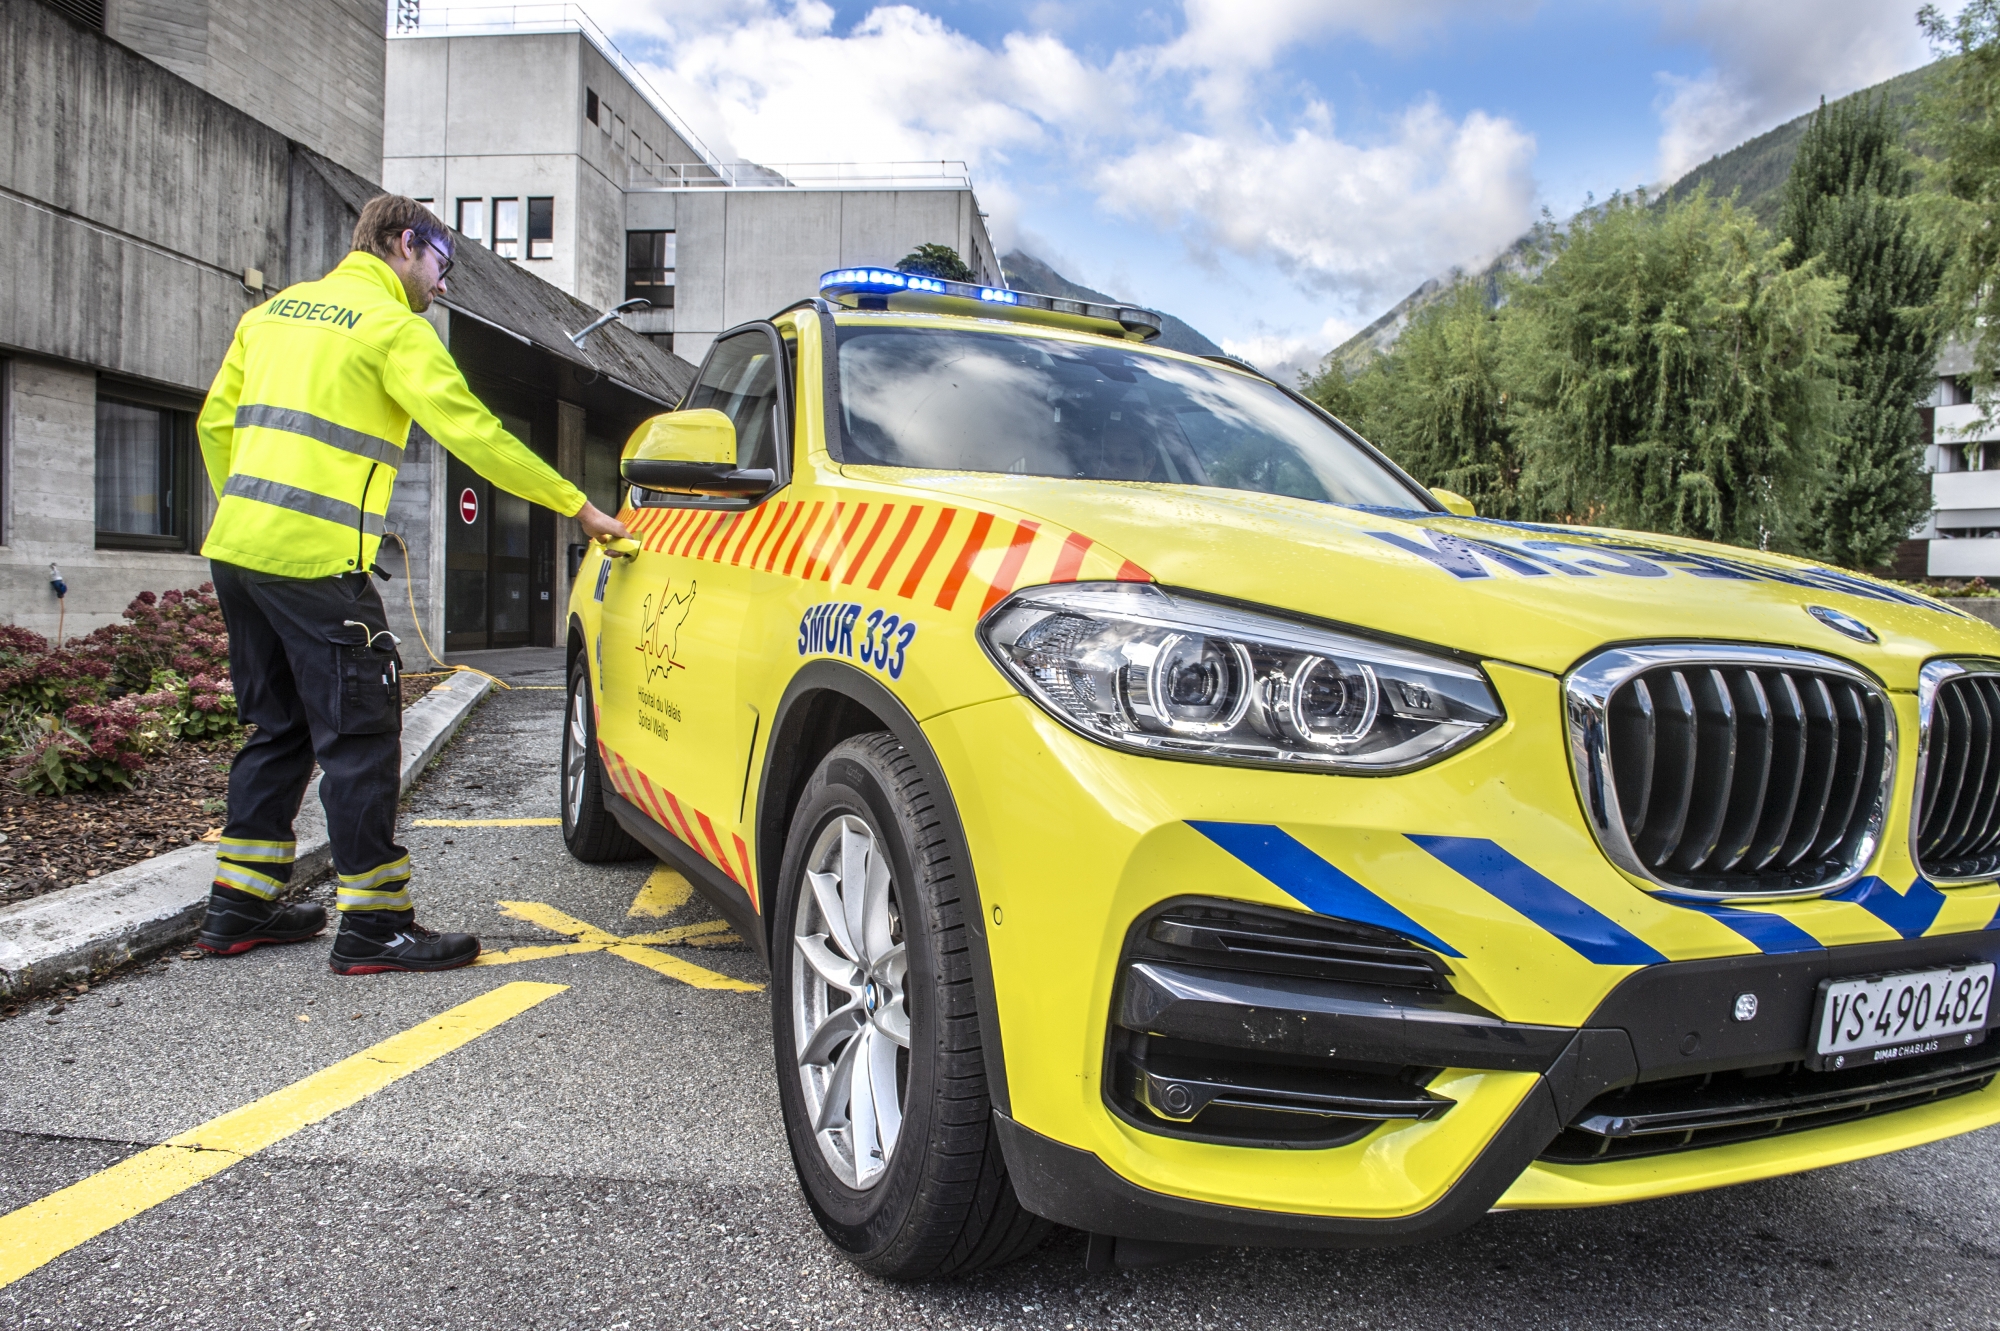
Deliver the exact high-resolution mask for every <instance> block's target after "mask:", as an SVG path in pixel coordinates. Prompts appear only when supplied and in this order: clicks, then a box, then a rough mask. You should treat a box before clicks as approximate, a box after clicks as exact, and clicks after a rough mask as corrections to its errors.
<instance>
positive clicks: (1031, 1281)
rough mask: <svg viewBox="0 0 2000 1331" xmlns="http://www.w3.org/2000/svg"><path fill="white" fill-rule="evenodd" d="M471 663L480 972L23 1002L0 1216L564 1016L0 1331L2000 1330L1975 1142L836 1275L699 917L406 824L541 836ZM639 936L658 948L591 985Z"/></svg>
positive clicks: (264, 1175) (538, 677) (271, 965)
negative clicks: (1441, 1208) (1008, 1260)
mask: <svg viewBox="0 0 2000 1331" xmlns="http://www.w3.org/2000/svg"><path fill="white" fill-rule="evenodd" d="M483 663H484V664H485V665H487V666H488V668H497V669H498V670H499V672H500V673H501V674H503V676H504V677H505V678H506V679H507V680H508V681H509V682H510V683H513V684H515V685H517V686H520V687H517V688H516V689H515V690H514V691H512V692H504V693H496V695H495V696H494V697H492V698H491V699H489V700H488V701H487V702H486V703H485V705H484V706H483V707H482V709H481V711H480V712H479V713H478V714H477V715H476V716H475V717H474V718H473V719H472V720H471V721H470V722H469V723H468V724H467V726H466V727H465V729H464V731H463V732H462V733H461V735H460V737H459V738H458V739H457V740H456V741H454V743H453V745H452V746H451V748H450V749H449V750H448V751H447V752H446V754H445V755H444V756H443V757H442V758H441V759H440V760H439V762H438V764H437V766H436V767H434V768H433V769H432V771H431V773H430V774H429V775H428V776H427V777H426V778H425V779H424V780H423V781H422V782H421V783H420V784H419V785H418V786H417V787H416V789H415V790H414V791H413V792H412V793H411V796H410V798H409V800H408V801H407V805H406V809H405V812H404V822H405V825H406V828H405V831H404V832H403V833H402V836H403V840H404V843H405V844H406V845H408V846H409V847H410V850H411V852H412V856H413V859H414V861H415V863H416V865H417V873H416V893H417V898H418V902H419V919H420V920H422V921H423V922H425V923H427V924H429V925H431V926H432V927H434V928H442V929H469V930H472V931H475V932H477V933H479V934H480V935H481V937H482V938H483V939H484V940H485V944H486V947H487V949H488V951H489V953H498V954H503V958H504V959H503V961H502V964H497V965H482V966H479V967H475V968H472V969H468V970H463V971H457V972H453V973H450V974H447V975H436V976H381V977H370V978H362V979H343V978H339V977H336V976H333V975H331V974H330V973H328V971H327V969H326V965H325V952H326V941H325V940H321V941H318V942H314V943H309V944H304V945H300V946H296V947H291V948H282V949H271V948H267V949H260V950H258V951H256V952H253V953H250V954H248V955H247V956H244V957H240V958H232V959H227V960H217V959H200V960H182V959H181V958H180V957H179V956H174V957H172V958H169V959H167V960H164V961H161V962H156V963H153V964H149V965H146V966H143V967H140V968H137V969H134V970H132V971H129V972H127V973H125V974H123V975H120V976H118V977H116V978H113V979H111V980H109V981H107V982H106V983H104V984H102V985H100V986H98V987H95V988H93V989H92V990H91V991H90V993H88V994H87V995H85V996H84V997H82V998H80V999H76V1000H73V1001H70V1002H68V1003H67V1004H65V1006H64V1008H63V1010H62V1011H61V1012H53V1011H52V1008H53V1004H52V1003H50V1002H48V1001H46V1000H44V1001H42V1002H37V1003H35V1004H32V1005H31V1006H30V1007H29V1008H28V1009H27V1010H25V1011H24V1012H23V1014H22V1015H20V1016H18V1017H16V1018H14V1019H12V1020H10V1021H7V1022H5V1023H0V1214H4V1213H7V1212H13V1211H15V1210H16V1209H17V1208H20V1207H23V1206H26V1205H29V1204H31V1203H34V1202H36V1201H37V1200H38V1199H41V1198H45V1197H47V1196H49V1194H52V1193H55V1192H56V1191H57V1190H59V1189H62V1188H66V1187H68V1186H70V1185H72V1184H77V1183H79V1182H82V1181H84V1180H87V1179H92V1178H93V1177H97V1176H99V1175H100V1171H103V1170H106V1169H107V1168H110V1167H112V1166H116V1165H119V1163H120V1162H121V1161H127V1160H134V1161H135V1163H143V1161H144V1159H145V1158H150V1157H144V1158H142V1157H140V1153H141V1152H142V1151H145V1150H146V1149H147V1148H149V1147H155V1146H156V1145H157V1144H158V1143H162V1142H166V1141H167V1140H168V1139H170V1138H172V1137H174V1136H175V1135H176V1134H179V1133H183V1132H185V1131H187V1130H188V1129H190V1128H193V1127H195V1126H196V1125H198V1124H203V1123H206V1122H208V1121H209V1120H212V1119H215V1118H216V1117H217V1116H219V1115H224V1114H227V1113H229V1112H231V1111H234V1110H238V1109H240V1108H242V1107H243V1106H246V1105H250V1104H252V1103H253V1102H257V1101H259V1098H260V1097H264V1096H268V1095H271V1094H272V1093H274V1092H278V1091H280V1090H282V1089H283V1088H286V1087H289V1086H292V1085H293V1084H294V1083H297V1082H299V1081H300V1080H301V1079H303V1078H307V1077H309V1076H311V1075H312V1074H315V1073H319V1072H321V1070H323V1069H327V1068H329V1067H332V1066H333V1065H336V1064H340V1063H341V1060H343V1059H348V1058H349V1057H350V1056H352V1055H355V1054H357V1053H358V1052H360V1051H363V1050H368V1049H370V1048H371V1047H372V1046H375V1045H376V1044H377V1043H378V1042H380V1041H383V1040H385V1039H387V1038H388V1037H391V1036H395V1035H397V1033H399V1032H403V1031H407V1030H410V1029H411V1028H414V1027H419V1026H421V1025H422V1024H423V1023H425V1022H426V1021H428V1020H430V1019H432V1018H435V1017H437V1016H438V1014H440V1013H442V1012H444V1011H445V1010H446V1009H450V1008H453V1007H454V1006H455V1005H458V1004H461V1003H466V1002H467V1001H468V1000H473V999H477V998H478V997H479V996H480V995H482V994H487V993H489V992H491V991H493V990H495V989H496V988H498V987H499V986H501V985H503V984H508V983H512V982H518V981H530V982H536V983H539V984H546V985H563V986H567V988H566V989H564V990H563V991H562V992H560V993H555V994H553V995H552V996H550V997H547V998H546V999H545V1000H544V1001H540V1002H537V1003H535V1004H534V1005H533V1006H532V1007H530V1008H528V1009H527V1010H526V1011H523V1012H521V1013H520V1015H518V1016H514V1017H512V1018H511V1019H508V1020H504V1021H501V1022H499V1023H498V1024H497V1025H494V1026H492V1027H491V1029H488V1030H486V1031H485V1032H484V1033H483V1034H480V1035H478V1036H477V1038H474V1039H471V1040H470V1041H469V1042H468V1043H464V1044H463V1045H462V1046H459V1047H456V1048H454V1049H453V1050H452V1051H451V1052H448V1053H444V1054H442V1055H441V1056H439V1057H437V1058H436V1060H435V1061H434V1062H430V1063H428V1064H425V1065H423V1066H420V1067H416V1068H415V1069H414V1070H411V1071H408V1072H407V1074H406V1075H400V1076H398V1078H397V1079H396V1080H393V1081H392V1082H390V1084H388V1085H386V1086H384V1087H383V1088H382V1089H380V1090H377V1091H374V1092H373V1093H372V1094H367V1095H365V1096H363V1097H362V1098H360V1099H359V1100H358V1101H356V1102H355V1103H353V1104H352V1105H351V1107H347V1108H343V1109H339V1110H338V1111H337V1112H333V1113H331V1115H330V1116H329V1117H325V1118H323V1119H321V1120H320V1121H318V1122H314V1123H311V1124H309V1125H308V1126H306V1127H304V1128H302V1129H300V1130H298V1131H296V1132H294V1133H292V1134H291V1135H289V1136H284V1137H283V1138H282V1139H281V1140H278V1141H276V1142H275V1144H273V1145H271V1146H269V1147H268V1148H267V1149H264V1150H262V1151H261V1152H258V1153H256V1154H253V1155H250V1156H248V1157H247V1158H246V1159H243V1160H242V1161H241V1162H240V1163H236V1164H234V1165H233V1166H232V1167H229V1168H226V1169H223V1170H222V1171H221V1172H219V1173H216V1174H214V1175H213V1177H210V1178H208V1179H207V1180H206V1181H205V1182H199V1183H195V1184H194V1185H193V1186H191V1187H187V1188H186V1189H185V1190H183V1191H179V1192H177V1193H175V1194H174V1195H172V1196H171V1197H170V1198H169V1199H168V1200H165V1201H163V1202H161V1203H160V1204H158V1205H156V1206H153V1207H152V1208H151V1209H148V1210H144V1211H142V1212H141V1213H139V1214H137V1215H135V1216H133V1217H132V1218H131V1219H128V1220H125V1221H124V1222H123V1223H122V1224H117V1225H115V1226H113V1227H110V1228H108V1229H106V1230H105V1231H104V1232H102V1233H100V1234H98V1236H97V1237H95V1238H91V1239H89V1240H88V1241H86V1242H83V1243H81V1244H80V1245H79V1246H76V1247H74V1248H71V1249H70V1250H69V1251H67V1252H65V1253H63V1254H62V1255H60V1256H58V1257H56V1258H55V1259H54V1260H52V1261H50V1262H48V1263H47V1264H46V1265H43V1266H41V1267H40V1268H39V1269H37V1270H34V1271H32V1272H31V1273H29V1274H27V1275H25V1276H23V1277H21V1278H20V1279H18V1280H16V1281H14V1282H13V1283H12V1284H7V1285H5V1286H4V1287H0V1326H4V1327H9V1328H12V1327H23V1328H27V1327H37V1328H39V1327H89V1328H97V1327H104V1328H111V1327H127V1326H161V1325H171V1326H175V1327H286V1328H300V1327H336V1326H337V1327H358V1328H359V1327H367V1328H373V1327H382V1328H389V1327H404V1326H426V1327H429V1326H438V1327H464V1328H479V1329H480V1331H494V1329H497V1328H514V1327H591V1328H624V1327H653V1326H663V1327H680V1326H701V1327H718V1328H720V1327H738V1326H741V1327H777V1328H784V1327H821V1326H827V1327H866V1328H876V1327H926V1328H928V1327H1037V1328H1042V1327H1048V1328H1062V1329H1063V1331H1073V1329H1075V1328H1084V1327H1148V1328H1154V1327H1159V1328H1173V1329H1174V1331H1197V1329H1198V1328H1205V1327H1237V1326H1244V1327H1271V1328H1291V1327H1319V1326H1329V1327H1357V1328H1360V1327H1366V1328H1402V1327H1410V1328H1438V1327H1452V1328H1462V1327H1486V1326H1493V1327H1510V1328H1512V1327H1520V1326H1524V1325H1534V1326H1546V1327H1586V1326H1621V1327H1622V1326H1646V1327H1653V1326H1661V1327H1680V1326H1688V1325H1702V1326H1751V1327H1762V1326H1850V1325H1851V1326H1878V1327H1918V1326H1921V1327H1940V1328H1942V1327H1996V1326H2000V1280H1996V1277H2000V1186H1996V1185H2000V1163H1996V1147H2000V1135H1996V1132H1995V1131H1993V1130H1989V1131H1987V1132H1982V1133H1978V1134H1975V1135H1972V1136H1969V1137H1965V1138H1961V1139H1959V1140H1956V1141H1952V1142H1946V1143H1943V1144H1940V1145H1936V1146H1930V1147H1924V1148H1921V1149H1918V1150H1914V1151H1908V1152H1904V1153H1902V1154H1899V1155H1893V1156H1888V1157H1885V1158H1882V1159H1878V1160H1873V1161H1867V1162H1863V1163H1860V1164H1853V1165H1846V1166H1842V1167H1839V1168H1835V1169H1829V1170H1824V1171H1821V1172H1818V1173H1814V1174H1808V1175H1803V1176H1799V1177H1795V1178H1790V1179H1783V1180H1779V1181H1775V1182H1770V1183H1764V1184H1757V1185H1752V1186H1747V1187H1742V1188H1736V1189H1731V1190H1728V1191H1724V1192H1718V1193H1710V1194H1706V1195H1699V1196H1694V1197H1684V1198H1676V1199H1672V1200H1668V1201H1662V1202H1653V1203H1646V1204H1641V1205H1635V1206H1627V1207H1619V1208H1609V1209H1604V1210H1595V1211H1575V1212H1539V1213H1509V1214H1499V1215H1493V1216H1489V1217H1487V1218H1486V1219H1485V1220H1484V1221H1482V1222H1481V1223H1480V1224H1478V1225H1477V1226H1475V1227H1474V1228H1473V1229H1471V1230H1470V1231H1468V1232H1466V1233H1464V1234H1462V1235H1460V1236H1458V1237H1456V1238H1454V1239H1451V1240H1448V1241H1446V1242H1443V1243H1437V1244H1433V1245H1430V1246H1427V1247H1422V1248H1412V1249H1387V1250H1368V1251H1347V1252H1286V1251H1249V1250H1236V1251H1225V1252H1220V1253H1216V1254H1214V1255H1210V1256H1206V1257H1202V1258H1199V1259H1196V1260H1193V1261H1189V1262H1186V1263H1183V1264H1181V1265H1178V1266H1174V1267H1168V1268H1161V1269H1155V1270H1150V1271H1139V1272H1124V1273H1119V1274H1115V1275H1106V1276H1087V1275H1086V1274H1085V1272H1084V1267H1083V1241H1082V1239H1081V1237H1080V1236H1078V1235H1074V1234H1059V1235H1058V1236H1057V1237H1055V1238H1054V1239H1052V1240H1051V1241H1050V1242H1049V1243H1048V1244H1047V1245H1046V1246H1045V1247H1044V1248H1043V1249H1042V1250H1041V1251H1039V1252H1038V1253H1036V1254H1035V1255H1033V1256H1032V1257H1030V1258H1028V1259H1026V1260H1024V1261H1021V1262H1019V1263H1016V1264H1015V1265H1013V1266H1010V1267H1007V1268H1005V1269H1003V1270H1001V1271H998V1272H993V1273H991V1274H988V1275H985V1276H981V1277H977V1278H973V1279H969V1280H962V1281H956V1282H949V1283H941V1284H935V1285H925V1286H896V1285H892V1284H888V1283H886V1282H883V1281H879V1280H876V1279H874V1278H872V1277H869V1276H866V1275H863V1274H861V1273H859V1272H857V1271H855V1270H854V1269H853V1268H851V1267H850V1266H848V1265H847V1264H846V1263H845V1262H844V1261H843V1260H842V1259H841V1258H840V1257H839V1256H838V1255H837V1254H836V1253H835V1252H834V1250H833V1249H832V1248H831V1247H830V1246H829V1245H828V1244H827V1243H826V1242H825V1241H824V1240H823V1239H822V1238H821V1237H820V1234H819V1232H818V1230H817V1228H816V1227H815V1226H814V1224H813V1221H812V1218H811V1215H810V1214H809V1213H808V1211H807V1209H806V1207H805V1204H804V1202H803V1201H802V1200H801V1198H800V1196H799V1193H798V1188H797V1184H796V1182H795V1181H794V1179H793V1176H792V1167H791V1161H790V1159H789V1157H788V1155H787V1153H786V1150H785V1145H784V1140H783V1134H782V1131H781V1129H780V1127H779V1122H778V1098H777V1095H776V1091H775V1083H774V1080H773V1072H772V1059H771V1054H770V1047H769V1046H770V1038H769V1009H768V1005H767V1002H766V996H765V994H764V992H763V991H762V990H761V988H744V987H740V986H745V985H747V986H761V985H762V984H763V983H764V980H765V976H764V973H763V968H762V966H761V964H760V963H759V962H758V961H757V959H756V957H755V955H754V954H753V953H751V952H750V951H749V950H748V949H747V948H745V947H742V946H741V945H733V944H727V943H725V944H724V945H722V946H720V947H715V946H709V947H699V946H685V945H679V944H680V943H686V942H713V941H714V939H715V938H716V936H717V935H718V934H720V933H721V932H722V930H721V927H720V926H719V925H717V924H714V923H707V922H709V921H711V920H712V918H713V917H712V913H711V912H709V911H708V910H707V908H706V907H705V906H704V905H703V904H702V902H701V900H700V898H699V897H694V898H692V899H691V900H688V901H686V902H685V903H683V904H679V905H673V904H672V903H673V902H674V900H675V898H676V897H677V896H678V895H679V893H678V891H677V889H676V888H675V886H674V884H673V883H672V882H671V881H670V880H665V879H657V878H654V876H653V868H654V866H652V865H650V864H646V863H634V864H630V865H613V866H588V865H580V864H577V863H575V862H573V861H572V860H570V858H569V857H568V855H567V854H566V853H565V852H564V850H563V847H562V841H561V836H560V833H559V832H558V830H557V829H556V828H555V827H553V826H547V825H527V826H487V827H479V826H417V825H415V824H416V823H417V822H418V821H419V820H426V821H430V822H455V823H466V822H471V821H476V820H492V819H524V818H553V817H554V816H555V814H556V798H557V794H556V792H557V773H556V760H557V742H558V735H559V726H560V721H561V701H562V694H561V692H560V683H561V678H560V674H559V665H560V663H559V661H557V660H556V659H555V655H554V654H553V653H514V654H509V655H506V656H494V657H490V658H487V659H486V660H485V661H484V662H483ZM649 884H651V886H650V887H649ZM317 891H318V894H319V895H320V896H322V897H325V898H328V899H329V905H330V896H331V892H330V889H328V888H324V887H323V888H320V889H317ZM503 902H509V903H515V904H513V905H509V906H503V905H501V904H500V903H503ZM635 903H638V904H637V908H638V909H639V910H640V913H639V914H636V915H635V914H633V913H632V912H633V911H634V909H635ZM663 906H664V907H665V908H666V909H665V913H663V914H662V913H647V912H648V911H655V912H657V911H659V910H661V909H662V907H663ZM705 923H706V928H704V927H702V926H704V924H705ZM691 926H692V927H691ZM662 933H664V934H666V935H667V936H668V938H669V939H670V940H677V941H670V942H669V943H667V944H665V945H660V944H653V945H648V946H645V947H639V948H627V949H626V952H625V953H620V952H614V951H611V950H609V949H610V948H612V947H614V946H618V944H617V940H618V939H620V938H628V937H632V936H634V935H649V934H662ZM526 949H535V951H534V952H526V951H524V950H526ZM634 951H637V952H640V953H644V954H647V955H651V956H655V957H666V958H670V959H672V961H671V962H669V963H666V964H667V965H668V967H669V969H672V968H675V967H678V968H679V969H680V975H679V976H676V975H671V974H662V973H661V971H660V969H658V968H656V966H655V965H653V964H644V965H642V964H640V963H639V962H638V961H635V960H632V959H631V958H630V956H629V955H627V954H629V953H631V952H634ZM509 953H516V954H519V955H520V956H521V957H523V958H525V959H514V958H513V957H506V956H505V954H509ZM686 976H695V977H697V978H698V979H699V978H700V977H702V976H706V977H709V978H707V979H704V980H701V983H702V984H704V985H710V986H714V985H726V984H728V983H729V982H731V981H734V982H736V983H737V985H738V986H739V987H734V988H731V987H697V985H696V984H691V983H689V982H688V981H687V979H686V978H685V977H686ZM362 1061H363V1062H365V1061H366V1060H362ZM126 1168H127V1169H130V1168H133V1166H126ZM106 1177H117V1176H106Z"/></svg>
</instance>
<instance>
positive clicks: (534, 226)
mask: <svg viewBox="0 0 2000 1331" xmlns="http://www.w3.org/2000/svg"><path fill="white" fill-rule="evenodd" d="M528 257H529V258H530V259H553V258H555V257H556V201H555V200H554V199H530V200H528Z"/></svg>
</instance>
